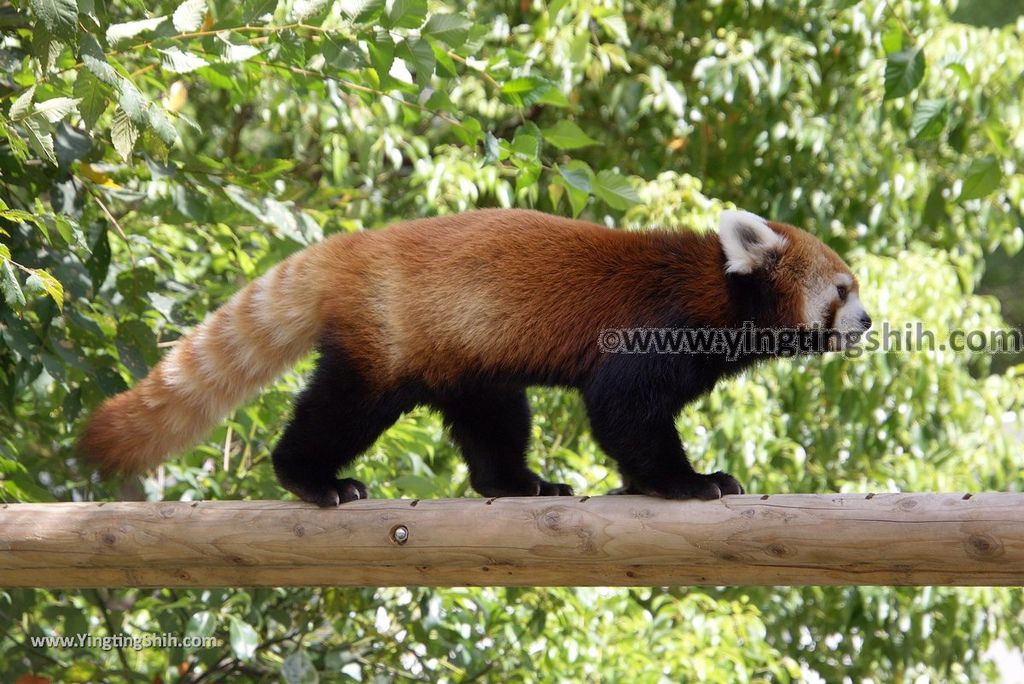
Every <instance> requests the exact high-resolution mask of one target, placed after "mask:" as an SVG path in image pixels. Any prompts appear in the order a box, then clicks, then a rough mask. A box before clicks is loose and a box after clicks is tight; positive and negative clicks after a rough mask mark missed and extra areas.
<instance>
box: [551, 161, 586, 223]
mask: <svg viewBox="0 0 1024 684" xmlns="http://www.w3.org/2000/svg"><path fill="white" fill-rule="evenodd" d="M555 170H557V171H558V174H559V176H560V177H559V178H558V180H559V181H561V183H562V185H563V186H564V187H565V189H566V192H567V194H568V195H569V203H570V204H571V205H572V213H573V216H579V215H580V213H581V212H582V211H583V209H584V208H585V207H586V206H587V198H588V197H589V196H590V192H591V188H592V183H593V180H594V172H593V171H591V170H590V166H588V165H587V164H586V162H582V161H579V160H573V161H571V162H568V163H567V164H563V165H558V166H556V167H555Z"/></svg>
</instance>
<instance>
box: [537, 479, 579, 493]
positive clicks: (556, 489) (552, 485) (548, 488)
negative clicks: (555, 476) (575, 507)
mask: <svg viewBox="0 0 1024 684" xmlns="http://www.w3.org/2000/svg"><path fill="white" fill-rule="evenodd" d="M538 496H572V487H570V486H569V485H567V484H563V483H561V482H547V481H545V480H541V481H540V493H539V494H538Z"/></svg>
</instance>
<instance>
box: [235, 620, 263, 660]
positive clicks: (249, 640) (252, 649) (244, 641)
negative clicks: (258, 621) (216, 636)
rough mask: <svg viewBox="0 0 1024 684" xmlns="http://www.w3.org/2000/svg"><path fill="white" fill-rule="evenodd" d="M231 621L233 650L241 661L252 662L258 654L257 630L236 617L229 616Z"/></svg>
mask: <svg viewBox="0 0 1024 684" xmlns="http://www.w3.org/2000/svg"><path fill="white" fill-rule="evenodd" d="M229 619H230V620H231V628H230V635H231V650H232V651H233V652H234V654H235V657H236V658H238V659H239V660H243V661H244V660H250V659H252V657H253V655H254V654H255V653H256V646H257V644H258V643H259V637H258V636H257V634H256V630H255V629H253V628H252V626H251V625H249V624H248V623H245V622H242V621H241V620H240V619H239V618H237V617H235V616H234V615H231V616H229Z"/></svg>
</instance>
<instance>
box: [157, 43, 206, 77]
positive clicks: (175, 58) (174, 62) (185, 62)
mask: <svg viewBox="0 0 1024 684" xmlns="http://www.w3.org/2000/svg"><path fill="white" fill-rule="evenodd" d="M158 52H159V53H160V54H161V55H163V57H162V58H161V60H160V61H161V64H162V65H163V68H164V69H165V70H166V71H170V72H173V73H175V74H187V73H190V72H193V71H195V70H196V69H202V68H203V67H204V66H206V65H207V64H209V62H207V61H206V60H205V59H203V58H202V57H200V56H199V55H193V54H192V53H191V52H185V51H183V50H182V49H181V48H179V47H177V46H175V47H170V48H167V49H165V50H158Z"/></svg>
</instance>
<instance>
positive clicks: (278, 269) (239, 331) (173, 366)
mask: <svg viewBox="0 0 1024 684" xmlns="http://www.w3.org/2000/svg"><path fill="white" fill-rule="evenodd" d="M320 244H323V243H320ZM318 247H320V245H315V246H313V247H309V248H307V249H304V250H302V251H300V252H297V253H295V254H293V255H291V256H290V257H288V258H287V259H285V260H284V261H282V262H280V263H279V264H277V265H276V266H274V267H273V268H272V269H270V270H269V271H267V273H265V274H264V275H263V276H261V277H259V278H257V279H256V280H254V281H253V282H251V283H249V284H248V285H247V286H246V287H244V288H243V289H242V290H240V291H239V292H237V293H235V294H234V296H232V297H231V299H230V300H228V302H227V303H226V304H224V305H223V306H221V307H220V308H218V309H217V310H216V311H214V312H213V313H211V314H210V315H208V316H207V317H206V319H205V320H203V322H202V323H200V324H199V326H197V327H196V328H195V329H193V330H192V331H191V332H190V333H188V334H187V335H185V336H183V337H182V338H181V339H180V340H179V341H178V343H177V344H176V345H175V346H174V347H173V349H172V350H171V351H170V353H168V354H167V355H166V356H165V357H164V358H163V359H162V360H161V361H160V362H159V363H158V364H157V365H156V366H154V367H153V369H152V370H151V371H150V373H149V374H148V375H147V376H146V377H145V378H143V379H142V380H141V381H139V382H138V383H137V384H136V385H135V386H134V387H133V388H132V389H130V390H128V391H126V392H122V393H120V394H118V395H115V396H113V397H110V398H109V399H107V400H106V401H105V402H104V403H103V404H102V405H101V406H100V407H99V408H98V409H97V410H96V411H95V412H94V413H93V414H92V416H91V417H90V419H89V421H88V423H87V425H86V427H85V430H84V431H83V432H82V435H81V437H80V438H79V441H78V452H79V453H80V454H82V455H83V456H85V457H86V458H88V459H89V460H90V461H92V462H93V463H94V464H95V465H96V467H97V468H98V469H99V471H100V472H101V474H103V475H104V476H109V475H114V474H138V473H141V472H144V471H146V470H149V469H150V468H152V467H154V466H156V465H158V464H159V463H160V462H162V461H163V460H164V459H165V458H167V457H168V456H170V455H172V454H174V453H177V452H180V451H183V450H184V449H187V448H188V447H190V446H192V445H194V444H195V443H196V442H198V441H199V440H200V439H202V437H203V436H204V435H205V434H206V433H207V432H208V431H209V430H210V429H211V428H212V427H213V426H214V425H216V424H217V423H219V422H220V421H222V420H223V419H224V418H225V417H226V416H227V415H228V413H229V412H230V411H231V410H232V409H233V408H234V407H236V406H237V405H239V404H241V403H242V402H244V401H245V400H246V399H248V398H249V397H251V396H252V395H253V394H254V393H255V392H257V391H258V390H259V389H260V388H261V387H263V386H264V385H266V384H267V383H269V382H271V381H272V380H274V379H275V378H277V376H279V375H280V374H282V373H283V372H284V371H286V370H287V369H288V368H290V367H291V366H292V365H294V364H295V363H296V362H297V361H298V360H299V359H300V358H301V357H302V356H303V355H304V354H306V353H307V352H308V351H309V350H310V349H311V348H312V347H313V346H314V344H315V343H316V341H317V338H318V336H319V332H320V328H321V325H320V316H321V312H320V301H321V295H320V290H319V288H318V286H317V281H318V280H319V278H318V275H317V271H318V268H317V266H318V263H317V262H319V261H320V260H319V259H318V258H317V257H318V255H319V253H320V252H321V250H320V249H318Z"/></svg>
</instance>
